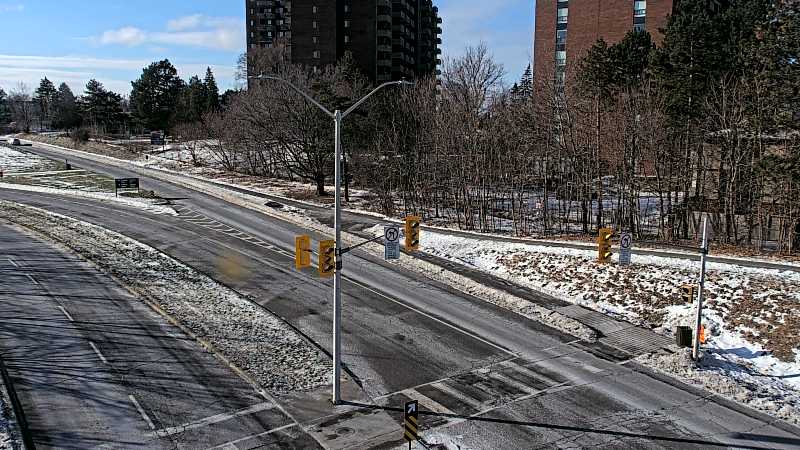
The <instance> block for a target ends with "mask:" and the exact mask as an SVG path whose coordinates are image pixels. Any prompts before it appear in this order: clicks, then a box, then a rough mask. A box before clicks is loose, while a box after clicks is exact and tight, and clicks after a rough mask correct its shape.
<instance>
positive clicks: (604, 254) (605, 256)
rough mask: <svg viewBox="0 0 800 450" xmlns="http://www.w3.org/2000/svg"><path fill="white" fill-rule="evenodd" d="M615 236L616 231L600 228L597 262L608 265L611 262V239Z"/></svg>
mask: <svg viewBox="0 0 800 450" xmlns="http://www.w3.org/2000/svg"><path fill="white" fill-rule="evenodd" d="M612 236H614V231H613V230H612V229H611V228H600V232H599V234H598V237H597V260H598V261H600V262H601V263H606V262H609V261H610V260H611V255H613V254H614V253H612V252H611V237H612Z"/></svg>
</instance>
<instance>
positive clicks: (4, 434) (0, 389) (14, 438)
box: [0, 380, 22, 450]
mask: <svg viewBox="0 0 800 450" xmlns="http://www.w3.org/2000/svg"><path fill="white" fill-rule="evenodd" d="M5 396H6V391H5V387H4V385H3V380H0V450H17V449H21V448H22V442H21V441H20V437H19V430H18V429H17V427H16V424H15V423H14V421H13V420H12V411H11V407H10V405H9V404H8V401H7V400H6V398H5Z"/></svg>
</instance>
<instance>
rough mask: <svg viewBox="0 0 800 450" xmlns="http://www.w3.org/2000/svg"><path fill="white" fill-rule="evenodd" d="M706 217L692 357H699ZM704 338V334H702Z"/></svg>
mask: <svg viewBox="0 0 800 450" xmlns="http://www.w3.org/2000/svg"><path fill="white" fill-rule="evenodd" d="M708 239H709V236H708V217H706V218H705V219H704V220H703V246H702V247H701V248H700V287H699V289H698V290H697V317H696V318H695V323H694V345H692V359H694V360H695V361H696V360H697V359H698V358H700V330H701V329H702V327H703V295H704V294H705V286H706V260H707V259H708V245H709V243H708ZM703 337H704V338H705V336H703Z"/></svg>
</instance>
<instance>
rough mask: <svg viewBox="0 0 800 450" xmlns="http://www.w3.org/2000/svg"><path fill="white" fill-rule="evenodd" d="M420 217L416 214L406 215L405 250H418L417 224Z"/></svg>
mask: <svg viewBox="0 0 800 450" xmlns="http://www.w3.org/2000/svg"><path fill="white" fill-rule="evenodd" d="M421 221H422V219H421V218H420V217H418V216H408V217H406V230H405V231H406V251H407V252H416V251H419V231H420V230H419V225H420V222H421Z"/></svg>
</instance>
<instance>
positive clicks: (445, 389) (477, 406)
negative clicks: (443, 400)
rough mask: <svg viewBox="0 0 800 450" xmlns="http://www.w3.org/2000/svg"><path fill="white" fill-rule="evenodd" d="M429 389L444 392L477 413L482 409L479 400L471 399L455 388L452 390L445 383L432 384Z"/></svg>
mask: <svg viewBox="0 0 800 450" xmlns="http://www.w3.org/2000/svg"><path fill="white" fill-rule="evenodd" d="M431 387H432V388H434V389H438V390H440V391H442V392H444V393H445V394H450V396H451V397H454V398H456V399H458V400H461V401H462V402H464V403H466V404H468V405H470V406H472V407H473V408H475V409H476V410H478V411H480V410H481V409H483V403H482V402H481V401H480V400H478V399H477V398H472V397H470V396H469V395H467V394H465V393H463V392H461V391H458V390H456V389H455V388H452V387H450V386H448V385H447V384H445V383H433V384H432V385H431Z"/></svg>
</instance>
